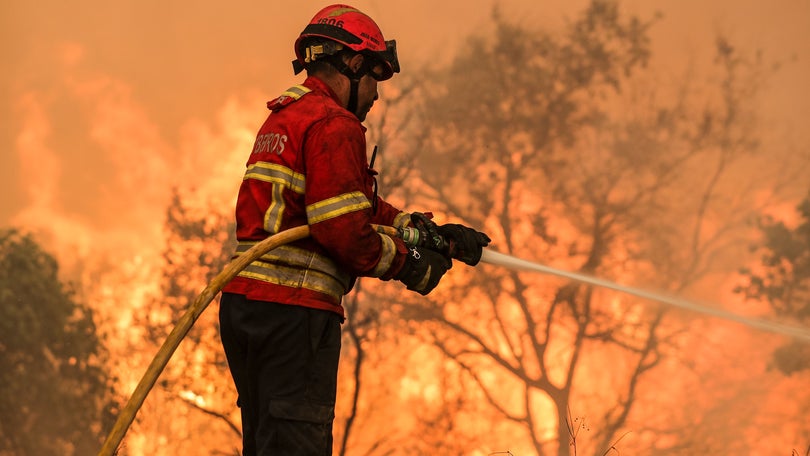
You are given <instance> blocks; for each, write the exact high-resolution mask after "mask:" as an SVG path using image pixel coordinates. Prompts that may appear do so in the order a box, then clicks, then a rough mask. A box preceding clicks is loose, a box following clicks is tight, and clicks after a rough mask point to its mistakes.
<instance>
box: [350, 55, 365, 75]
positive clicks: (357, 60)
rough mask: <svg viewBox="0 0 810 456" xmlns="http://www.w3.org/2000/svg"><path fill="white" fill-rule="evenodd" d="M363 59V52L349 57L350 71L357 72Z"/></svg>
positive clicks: (361, 66) (361, 65)
mask: <svg viewBox="0 0 810 456" xmlns="http://www.w3.org/2000/svg"><path fill="white" fill-rule="evenodd" d="M364 60H365V57H363V54H355V55H353V56H352V58H350V59H349V63H348V65H349V69H350V70H352V72H354V73H357V72H358V71H360V69H361V68H363V62H364Z"/></svg>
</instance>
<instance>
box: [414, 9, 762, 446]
mask: <svg viewBox="0 0 810 456" xmlns="http://www.w3.org/2000/svg"><path fill="white" fill-rule="evenodd" d="M494 19H495V20H494V23H495V30H494V36H487V37H481V38H474V39H472V40H470V41H469V42H468V43H467V45H466V46H465V47H464V49H465V50H464V51H463V52H461V54H460V55H459V56H458V57H457V58H456V59H455V60H454V61H453V63H452V64H451V65H450V66H449V68H447V69H446V71H442V72H440V73H439V74H436V75H434V76H436V77H434V78H432V79H431V81H440V82H429V83H427V84H426V86H425V88H424V91H423V92H422V93H421V99H423V100H425V103H424V105H423V106H422V111H421V115H422V116H423V118H424V120H425V122H424V124H423V125H422V126H421V131H423V132H425V135H424V136H419V137H418V139H419V140H420V142H419V143H418V144H417V145H416V146H415V149H417V150H419V151H421V152H423V155H422V161H421V162H420V167H419V178H420V179H421V180H422V182H423V183H424V184H425V185H424V186H423V187H418V186H413V185H411V186H408V188H409V189H410V190H411V191H412V192H413V194H412V195H411V196H412V197H414V198H422V199H423V201H426V202H433V203H434V204H439V205H441V207H442V208H443V215H444V216H445V218H446V219H447V220H453V219H462V220H464V221H465V222H466V223H467V224H469V225H472V226H477V227H481V228H483V229H486V231H487V232H489V233H490V234H491V235H492V237H493V239H494V242H493V246H494V247H495V248H496V249H499V250H501V251H504V252H506V253H512V254H517V255H518V256H521V257H526V258H537V259H540V260H541V261H543V262H545V263H550V262H553V263H555V264H556V265H558V266H561V267H563V268H566V269H571V270H577V271H580V272H585V273H588V274H595V275H598V276H601V277H607V278H614V279H625V281H626V279H633V281H635V282H640V283H646V284H648V285H654V286H657V287H661V288H665V289H668V290H671V291H674V292H682V291H686V290H689V288H690V287H692V286H694V285H695V284H696V283H697V282H698V281H699V280H701V279H703V278H705V277H706V276H707V274H709V273H711V272H716V271H718V270H722V269H723V268H724V267H726V266H725V264H724V263H723V260H724V258H726V257H727V256H726V254H727V253H728V252H734V251H735V250H736V249H738V248H739V247H740V246H741V245H743V244H742V242H743V241H744V239H745V234H746V229H745V223H744V222H746V221H748V220H750V219H751V217H752V216H753V215H754V214H755V213H756V209H757V208H756V207H753V206H752V205H751V203H750V196H751V195H752V192H754V191H756V190H757V189H758V186H762V185H768V184H767V183H766V182H765V181H763V180H761V179H753V178H743V179H740V178H739V177H736V176H737V175H738V173H739V172H740V171H741V170H742V171H744V170H746V169H747V168H750V167H751V166H752V163H755V162H756V161H757V160H761V159H762V156H761V155H757V152H758V151H759V149H758V142H757V141H756V136H755V129H754V128H753V127H752V125H753V124H752V122H753V120H754V119H753V118H752V117H750V116H748V114H749V113H750V108H749V107H748V106H747V105H746V102H747V101H748V100H749V99H750V96H751V93H750V92H749V91H750V90H753V89H755V88H756V85H755V84H752V85H746V83H747V82H748V81H750V80H749V79H745V78H743V77H742V76H745V75H746V74H747V73H746V71H745V70H746V68H744V67H743V65H742V63H743V61H742V60H741V59H740V57H739V55H738V53H736V52H735V51H734V49H733V48H732V47H731V46H729V44H728V42H727V41H726V40H723V39H718V42H717V50H718V52H717V63H718V67H719V69H720V71H721V75H722V78H721V82H720V84H719V90H718V91H717V93H719V94H720V97H718V98H717V99H709V98H706V99H701V100H699V101H700V103H699V104H698V106H699V109H696V108H695V103H694V102H690V96H691V97H694V95H693V94H692V93H691V92H690V87H691V86H690V85H689V84H688V83H684V85H683V86H682V87H679V88H678V87H676V89H679V90H680V91H681V92H680V93H678V94H677V95H678V96H676V97H672V98H670V100H672V101H669V102H666V101H665V99H660V98H663V97H658V96H657V95H658V94H659V92H658V91H656V89H654V88H648V89H647V90H646V91H645V90H644V87H638V86H633V85H631V84H636V83H639V82H644V79H643V78H641V77H639V76H637V73H638V70H640V69H641V68H643V67H644V65H645V64H646V62H647V59H648V57H649V53H650V51H649V40H648V37H647V29H648V27H649V26H650V25H651V22H645V21H642V20H640V19H638V18H635V17H630V18H624V17H622V16H621V14H620V12H619V8H618V5H617V3H616V2H613V1H608V0H594V1H593V2H592V3H591V4H590V6H589V7H588V8H587V10H586V11H585V12H584V14H583V15H582V16H581V17H580V18H579V19H577V20H576V21H574V22H573V23H571V24H570V25H569V27H568V29H567V32H566V33H565V34H564V35H563V36H556V35H551V34H548V33H543V32H541V31H537V30H527V29H524V28H521V27H519V26H515V25H512V24H509V23H507V22H505V21H504V20H502V19H501V18H500V16H499V15H498V14H497V11H496V12H495V14H494ZM647 82H649V81H647ZM648 87H649V86H648ZM698 113H699V114H700V115H698ZM762 171H763V170H762V169H759V170H757V171H756V172H757V173H758V176H761V172H762ZM748 172H749V174H750V173H751V171H750V170H749V171H748ZM425 189H427V190H425ZM443 283H445V284H447V283H448V281H447V280H445V282H443ZM442 290H443V291H444V292H443V293H441V294H439V295H438V296H437V298H436V301H431V302H429V303H428V304H427V305H424V301H420V302H413V303H411V305H410V306H409V308H408V309H409V312H410V313H408V316H409V317H410V318H415V319H418V320H419V321H422V322H425V323H424V325H425V326H424V333H425V334H426V335H427V336H428V337H429V338H430V340H431V341H432V342H433V343H434V344H435V346H436V347H437V348H438V349H439V350H441V352H442V353H443V354H444V355H445V356H446V357H447V358H448V359H450V360H453V361H454V362H455V363H456V364H457V366H458V368H459V369H460V370H461V371H463V372H465V373H466V374H467V375H468V378H469V379H470V380H471V381H472V382H473V384H475V385H476V386H477V390H478V391H479V392H480V393H481V394H482V395H483V399H484V400H485V401H486V403H487V404H489V406H490V408H491V410H494V411H495V412H496V413H497V414H498V415H499V416H500V417H501V419H503V420H507V421H509V422H512V423H514V424H515V425H516V426H518V427H519V428H522V429H524V430H525V431H526V435H527V436H528V439H529V440H530V442H531V447H532V448H533V449H534V451H536V452H537V453H538V454H552V453H556V454H558V455H568V454H569V451H570V447H571V444H572V440H573V437H574V436H573V435H572V432H573V431H572V430H571V429H572V428H571V426H572V417H574V418H573V419H576V417H577V414H578V413H584V414H587V415H588V416H590V417H591V418H590V423H591V424H590V428H591V429H592V430H593V432H592V435H591V436H589V439H588V440H589V443H587V444H586V443H582V442H583V441H582V439H579V440H578V441H577V445H582V446H580V451H579V454H582V453H583V450H585V449H587V450H588V452H589V453H591V454H595V455H602V454H606V453H607V452H609V451H610V449H611V448H612V447H613V446H614V444H615V443H616V442H617V441H618V440H620V439H622V437H623V436H624V435H625V433H626V432H627V431H628V430H629V429H627V423H628V420H629V419H630V417H631V415H632V414H633V412H634V410H635V408H636V403H637V401H638V400H639V394H640V390H641V389H643V388H644V386H645V382H647V381H649V380H650V379H651V375H650V374H651V372H652V371H654V370H655V369H656V368H658V367H659V366H660V364H661V363H662V361H664V360H670V359H672V358H673V354H674V353H676V352H677V350H679V347H680V344H682V343H683V338H684V337H685V335H686V334H688V329H689V328H688V326H686V325H684V324H683V322H682V320H679V319H677V318H669V313H668V312H667V311H666V309H665V308H663V307H660V306H651V305H650V304H649V303H643V302H639V301H638V300H635V299H629V298H626V297H619V296H615V295H614V294H610V293H606V292H603V291H601V290H596V289H593V288H591V287H587V286H583V285H580V284H576V283H565V282H560V281H549V280H538V279H537V277H536V276H529V275H526V274H525V273H519V272H515V271H508V270H502V269H496V268H488V267H486V266H485V267H479V268H477V269H476V270H475V271H469V277H468V280H466V281H456V282H453V283H450V284H448V285H446V286H443V287H442ZM441 304H443V305H441ZM429 323H438V325H433V324H429ZM618 366H621V367H620V368H619V367H618ZM583 407H587V408H588V410H582V408H583ZM572 411H573V412H572ZM550 416H553V417H554V418H553V419H551V418H550ZM644 431H645V433H647V436H646V437H645V438H646V439H647V440H648V441H654V440H656V435H657V436H659V437H660V436H661V435H663V434H664V433H668V432H671V429H659V430H658V431H655V430H652V429H645V430H644ZM681 443H682V442H680V441H679V442H677V443H675V444H673V445H672V446H671V448H659V450H661V451H670V450H671V453H670V454H678V453H677V451H676V450H675V448H676V447H678V446H679V445H681ZM724 443H725V442H724ZM648 445H649V446H648V447H647V449H649V448H651V447H653V446H654V445H655V443H648ZM686 451H689V449H687V450H686ZM661 454H663V453H661Z"/></svg>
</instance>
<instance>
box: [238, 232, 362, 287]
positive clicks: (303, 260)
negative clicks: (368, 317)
mask: <svg viewBox="0 0 810 456" xmlns="http://www.w3.org/2000/svg"><path fill="white" fill-rule="evenodd" d="M255 244H256V242H246V241H243V242H240V243H239V244H238V245H237V247H236V254H237V255H240V254H242V253H244V252H246V251H247V250H248V249H250V248H251V247H253V246H254V245H255ZM239 275H240V276H241V277H248V278H252V279H257V280H262V281H264V282H269V283H274V284H276V285H284V286H289V287H295V288H307V289H310V290H314V291H318V292H321V293H325V294H328V295H330V296H333V297H335V298H337V299H338V300H339V299H340V297H341V296H343V295H344V294H346V292H347V291H348V289H349V285H350V283H351V277H350V276H349V275H348V274H347V273H345V272H342V271H341V270H340V269H338V267H337V265H335V263H334V262H333V261H332V260H331V259H329V258H328V257H326V256H324V255H320V254H318V253H316V252H312V251H310V250H306V249H302V248H298V247H294V246H289V245H283V246H280V247H277V248H275V249H273V250H271V251H269V252H268V253H266V254H264V255H262V256H261V258H259V259H258V260H256V261H254V262H253V263H251V264H250V265H249V266H248V267H247V268H245V270H244V273H240V274H239Z"/></svg>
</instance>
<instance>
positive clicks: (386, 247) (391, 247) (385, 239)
mask: <svg viewBox="0 0 810 456" xmlns="http://www.w3.org/2000/svg"><path fill="white" fill-rule="evenodd" d="M377 234H379V235H380V239H381V240H382V255H381V256H380V262H379V263H377V266H375V267H374V270H373V271H371V277H381V276H382V275H383V274H385V273H386V272H388V270H389V269H391V263H393V262H394V258H395V257H396V255H397V245H396V244H395V243H394V240H393V239H391V237H390V236H388V235H387V234H382V233H377Z"/></svg>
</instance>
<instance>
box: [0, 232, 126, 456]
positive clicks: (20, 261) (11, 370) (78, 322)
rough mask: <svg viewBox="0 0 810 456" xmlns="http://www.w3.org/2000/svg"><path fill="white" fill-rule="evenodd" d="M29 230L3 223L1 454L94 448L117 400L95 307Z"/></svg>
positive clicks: (34, 455)
mask: <svg viewBox="0 0 810 456" xmlns="http://www.w3.org/2000/svg"><path fill="white" fill-rule="evenodd" d="M57 273H58V264H57V262H56V260H55V259H54V258H53V257H52V256H51V255H49V254H48V253H46V252H44V251H43V250H42V249H41V248H40V246H39V245H38V244H37V243H36V242H35V241H34V240H33V239H32V238H31V237H30V236H29V235H23V234H21V233H19V232H17V231H16V230H5V231H0V454H1V455H17V456H25V455H31V456H47V455H59V456H64V455H80V454H81V455H86V454H95V452H96V451H98V449H99V448H100V446H101V441H102V438H103V436H104V435H105V434H106V430H107V428H108V426H109V425H110V424H111V421H110V420H111V416H112V402H111V401H110V398H111V397H112V396H111V390H110V388H109V384H108V378H107V374H106V373H105V372H104V370H103V369H102V363H101V357H102V354H103V352H102V348H101V345H100V341H99V339H98V337H97V335H96V327H95V324H94V323H93V312H92V311H91V309H90V308H88V307H87V306H85V305H83V304H81V303H78V302H76V301H75V299H74V294H73V292H72V290H71V289H70V288H69V287H67V286H65V285H63V284H62V283H61V282H60V280H59V277H58V275H57Z"/></svg>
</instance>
